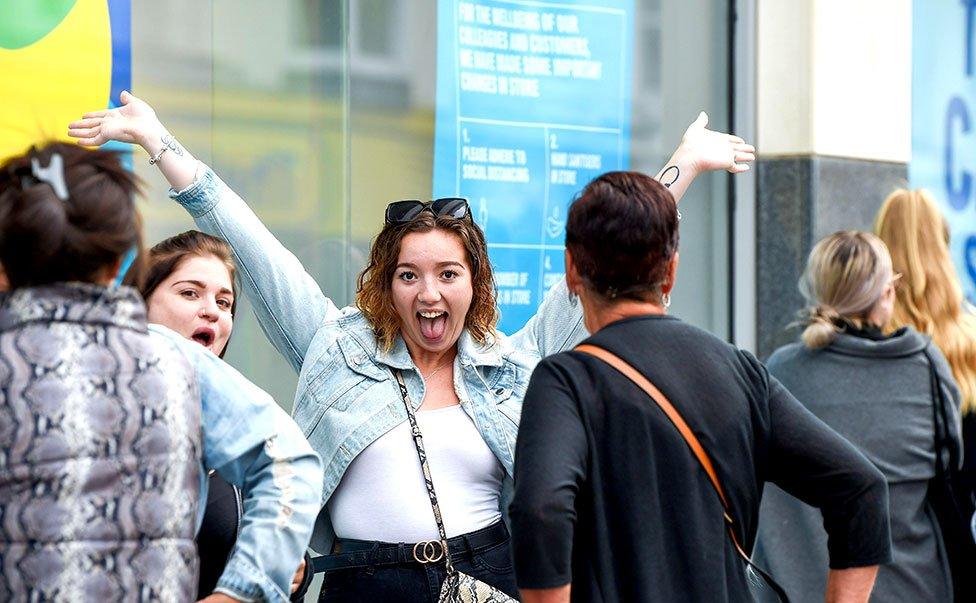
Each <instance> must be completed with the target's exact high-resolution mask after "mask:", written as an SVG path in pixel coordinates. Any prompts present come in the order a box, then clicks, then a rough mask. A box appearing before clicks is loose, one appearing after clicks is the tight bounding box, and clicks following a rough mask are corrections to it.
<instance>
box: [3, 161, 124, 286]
mask: <svg viewBox="0 0 976 603" xmlns="http://www.w3.org/2000/svg"><path fill="white" fill-rule="evenodd" d="M55 156H59V157H60V159H59V160H57V161H60V162H61V164H62V166H63V169H62V170H61V171H62V172H63V175H64V183H65V185H66V188H67V199H65V200H61V199H60V198H59V197H58V195H57V193H56V192H55V189H54V185H52V184H50V183H48V182H47V181H43V180H40V179H38V177H37V176H35V174H34V172H33V170H32V168H31V164H32V162H36V163H37V164H38V165H39V166H40V167H41V168H44V167H45V166H46V167H47V168H48V169H51V170H54V171H57V164H56V163H54V162H55V161H56V160H54V159H53V158H54V157H55ZM138 192H139V180H138V178H136V176H135V174H133V173H132V172H130V171H129V170H127V169H125V168H124V167H123V166H122V164H121V162H120V161H119V157H118V153H115V152H112V151H100V150H88V149H85V148H82V147H79V146H78V145H75V144H68V143H63V142H51V143H48V144H45V145H44V146H42V147H40V148H35V147H32V148H31V149H30V150H29V151H27V153H25V154H23V155H20V156H17V157H14V158H12V159H10V160H9V161H7V162H6V163H5V164H3V166H0V232H2V233H3V236H0V264H2V265H3V269H4V272H5V273H6V275H7V279H8V281H9V283H10V286H11V287H13V288H17V287H26V286H32V285H44V284H49V283H56V282H68V281H79V282H86V283H92V282H95V281H96V279H98V278H99V277H100V273H101V271H103V270H104V269H105V268H107V267H110V266H112V264H113V263H115V262H117V261H119V258H121V257H122V256H123V255H124V254H125V253H126V252H128V251H129V250H130V249H132V248H133V247H134V248H136V250H137V251H138V250H139V249H140V248H141V246H142V220H141V219H140V217H139V212H138V210H137V209H136V206H135V200H134V196H135V195H136V194H137V193H138ZM140 274H141V266H140V262H138V261H137V262H136V263H135V264H134V265H133V266H132V267H131V268H130V270H129V275H130V277H131V278H132V279H133V280H134V281H136V282H138V280H139V277H140Z"/></svg>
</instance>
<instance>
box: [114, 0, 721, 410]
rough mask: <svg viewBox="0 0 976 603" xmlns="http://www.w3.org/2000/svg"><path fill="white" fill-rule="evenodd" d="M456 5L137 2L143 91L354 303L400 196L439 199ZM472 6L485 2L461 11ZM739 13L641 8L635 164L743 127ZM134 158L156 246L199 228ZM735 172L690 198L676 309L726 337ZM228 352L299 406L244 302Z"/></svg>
mask: <svg viewBox="0 0 976 603" xmlns="http://www.w3.org/2000/svg"><path fill="white" fill-rule="evenodd" d="M444 4H445V3H443V2H437V1H435V0H319V1H316V0H302V1H300V2H281V3H278V2H274V3H272V2H264V1H260V0H237V1H233V2H231V1H230V0H215V1H213V2H209V3H208V2H197V1H193V0H173V1H172V2H166V3H142V2H139V3H133V5H132V21H133V23H132V34H133V35H132V81H133V88H134V91H135V92H136V94H137V95H141V96H143V97H145V98H146V99H147V100H149V101H150V102H151V103H152V104H153V105H154V106H155V107H156V109H157V111H158V112H159V114H160V116H161V117H162V119H163V120H164V123H166V124H167V126H168V127H169V128H170V130H171V131H172V132H173V133H174V134H175V135H176V136H177V137H178V138H179V139H180V140H181V141H182V142H183V143H184V144H185V145H186V146H187V147H188V148H189V149H191V150H192V151H193V152H194V153H195V154H196V155H197V156H198V157H199V158H201V159H202V160H204V161H206V162H208V163H209V164H210V165H211V166H213V167H214V169H215V170H216V171H217V173H218V174H219V175H220V176H221V177H222V178H223V179H224V180H225V181H226V182H227V183H228V184H229V185H230V186H231V187H233V188H234V189H235V190H236V191H237V192H238V193H240V194H241V196H242V197H244V199H245V200H246V201H248V203H249V204H250V206H251V207H252V208H253V209H254V211H255V212H256V213H257V214H258V215H259V216H260V217H261V219H262V220H263V221H264V222H265V224H267V226H268V227H269V228H270V229H271V231H272V232H274V234H275V235H276V236H277V237H278V238H279V239H280V240H281V241H282V242H283V243H284V244H285V245H286V246H287V247H288V248H289V249H291V250H292V251H293V252H294V253H295V254H296V255H297V256H298V257H299V258H300V259H301V260H302V262H303V263H304V264H305V266H306V268H307V269H308V271H309V272H310V273H311V274H312V276H313V277H315V278H316V279H317V281H318V282H319V283H320V284H321V286H322V288H323V290H324V291H325V293H326V295H329V296H330V297H332V298H333V299H334V301H335V302H336V303H337V304H338V305H340V306H341V305H344V304H349V303H351V302H352V301H353V299H354V296H355V281H356V277H357V275H358V273H359V271H360V270H361V269H362V267H363V265H364V263H365V258H366V252H367V250H368V248H369V244H370V241H371V239H372V237H374V236H375V235H376V233H377V232H378V231H379V229H380V227H381V226H382V220H383V209H384V207H385V206H386V204H387V203H388V202H390V201H392V200H397V199H403V198H421V199H426V198H429V197H430V196H431V195H432V194H433V193H434V189H435V187H434V184H433V176H432V174H433V170H434V160H435V136H436V133H437V129H438V123H437V120H438V105H437V86H438V82H437V65H438V53H444V52H454V51H455V49H444V48H438V40H439V39H443V37H444V36H443V34H444V33H445V32H439V31H438V16H439V15H438V11H439V10H443V9H444ZM460 4H473V5H478V4H479V2H467V3H463V2H460V3H456V4H455V5H454V6H455V9H456V8H457V7H459V6H460ZM481 4H489V3H487V2H485V3H481ZM496 4H497V3H496ZM507 4H509V5H513V6H514V5H519V4H520V3H519V2H515V1H513V2H508V3H507ZM524 4H525V5H526V6H527V7H529V8H532V7H536V8H538V7H540V6H543V7H544V6H545V5H547V4H550V3H547V2H525V3H524ZM551 4H573V3H568V2H561V3H551ZM579 4H580V5H581V6H582V5H586V3H582V2H581V3H579ZM602 4H603V3H601V2H599V1H597V0H592V1H591V2H590V3H589V5H594V6H595V9H600V8H601V5H602ZM615 4H616V3H615ZM624 5H628V3H627V2H624ZM728 18H729V9H728V5H727V3H725V2H712V1H707V0H633V1H632V2H630V3H629V8H628V9H627V10H626V20H627V23H626V26H627V27H630V28H632V36H631V37H630V39H631V40H632V43H631V45H630V46H631V48H629V49H627V50H628V53H627V54H629V56H630V57H631V58H632V61H631V63H630V74H629V77H630V80H629V81H630V86H631V87H630V99H629V100H630V111H629V119H628V122H629V140H628V144H629V152H628V153H626V155H627V156H629V167H630V169H635V170H641V171H646V172H650V173H654V172H656V171H657V170H658V169H660V167H662V166H663V164H664V162H665V161H666V160H667V157H668V155H669V153H670V152H671V150H673V148H674V147H675V146H676V145H677V143H678V141H679V140H680V137H681V134H682V132H683V131H684V128H685V127H686V126H687V125H688V124H689V123H690V122H691V121H692V120H693V119H694V118H695V117H696V116H697V114H698V111H699V110H705V111H707V112H708V113H709V117H710V127H712V128H714V129H719V130H724V129H728V128H729V121H728V115H729V98H730V95H729V81H728V64H729V53H730V41H729V39H728ZM579 110H580V111H585V110H586V108H585V107H580V109H579ZM134 164H135V166H136V171H137V173H138V174H139V175H140V176H141V177H142V178H144V179H145V180H146V182H147V184H148V187H147V200H146V201H145V202H144V205H143V211H144V214H145V217H146V223H147V231H148V237H147V240H148V241H149V242H154V241H157V240H159V239H161V238H163V237H165V236H169V235H172V234H175V233H177V232H180V231H182V230H185V229H188V228H191V227H192V221H191V220H190V219H189V217H188V216H187V215H186V214H185V213H184V212H183V210H182V209H181V208H179V207H178V206H176V205H175V204H173V203H171V202H169V201H168V200H167V198H166V190H167V188H166V185H165V182H164V181H163V180H162V178H161V177H160V176H159V175H158V174H157V173H156V172H155V170H154V169H153V168H150V167H149V166H148V165H146V161H145V157H140V156H138V154H137V155H136V157H135V162H134ZM727 178H728V177H727V175H726V174H724V173H718V174H710V175H707V176H704V177H702V178H701V179H699V180H698V181H697V182H696V183H695V185H694V186H693V188H692V189H691V191H689V193H688V194H687V195H686V197H685V199H684V200H683V201H682V215H683V219H682V222H681V266H680V269H679V281H678V286H677V289H676V291H675V294H674V296H673V303H672V306H671V311H672V312H673V313H674V314H676V315H678V316H680V317H681V318H683V319H685V320H687V321H689V322H691V323H693V324H696V325H698V326H701V327H702V328H705V329H707V330H709V331H711V332H713V333H715V334H716V335H718V336H720V337H723V338H726V337H728V334H729V324H730V317H729V298H730V284H729V280H728V277H729V266H730V261H731V258H730V257H729V255H728V249H729V238H728V237H729V206H730V200H729V196H728V195H729V192H728V179H727ZM583 184H585V182H580V183H579V187H580V188H581V187H582V185H583ZM566 201H568V199H567V200H566ZM525 202H526V203H531V202H534V200H533V199H526V200H525ZM489 209H490V206H489ZM490 232H491V229H490V228H489V233H490ZM535 268H536V266H533V267H532V269H535ZM227 359H228V360H229V361H230V362H231V363H232V364H233V365H235V366H236V367H237V368H238V369H240V370H241V371H242V372H244V373H245V374H247V375H248V376H250V377H251V378H253V379H254V380H255V381H256V382H257V383H258V384H260V385H261V386H262V387H264V388H265V389H267V390H268V391H269V392H271V393H272V394H273V395H274V396H275V397H276V399H277V400H278V401H279V402H280V403H281V404H282V405H283V406H285V407H286V408H290V406H291V404H292V401H293V396H294V391H295V380H296V377H295V375H294V374H293V371H292V370H291V369H290V368H289V367H288V366H287V365H286V364H285V362H284V361H283V360H282V359H281V358H280V357H279V356H278V355H277V354H276V353H275V352H274V350H273V349H272V348H271V346H270V345H269V344H268V343H267V341H266V339H265V337H264V334H263V333H262V332H261V329H260V327H259V326H258V325H257V324H256V321H255V319H254V317H253V314H252V313H251V311H250V308H249V306H248V304H247V303H246V302H245V303H241V304H240V305H239V306H238V314H237V316H236V317H235V329H234V334H233V337H232V338H231V342H230V346H229V351H228V354H227Z"/></svg>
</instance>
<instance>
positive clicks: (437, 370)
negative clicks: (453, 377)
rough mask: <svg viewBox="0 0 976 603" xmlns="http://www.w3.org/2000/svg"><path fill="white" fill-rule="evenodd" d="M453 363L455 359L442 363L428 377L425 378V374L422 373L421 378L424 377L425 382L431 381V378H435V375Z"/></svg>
mask: <svg viewBox="0 0 976 603" xmlns="http://www.w3.org/2000/svg"><path fill="white" fill-rule="evenodd" d="M452 361H453V358H452V359H451V360H446V361H444V362H442V363H441V365H440V366H439V367H437V368H435V369H434V370H432V371H431V372H430V373H428V374H427V376H426V377H425V376H424V374H423V373H420V376H421V377H423V379H424V381H425V382H426V381H430V378H431V377H433V376H434V375H436V374H437V373H439V372H440V371H441V369H443V368H444V367H445V366H447V365H448V364H450V363H451V362H452ZM418 372H419V371H418Z"/></svg>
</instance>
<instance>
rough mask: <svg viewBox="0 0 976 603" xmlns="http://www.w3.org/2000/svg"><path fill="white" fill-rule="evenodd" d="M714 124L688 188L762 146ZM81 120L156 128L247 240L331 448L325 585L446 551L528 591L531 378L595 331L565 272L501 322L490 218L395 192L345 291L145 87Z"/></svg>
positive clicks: (690, 140)
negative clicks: (165, 121)
mask: <svg viewBox="0 0 976 603" xmlns="http://www.w3.org/2000/svg"><path fill="white" fill-rule="evenodd" d="M706 124H707V118H706V117H705V115H704V114H701V115H700V116H699V118H698V120H696V121H695V122H694V123H693V124H692V125H691V126H690V127H689V128H688V130H687V131H686V132H685V135H684V137H683V139H682V142H681V144H680V145H679V147H678V149H677V150H676V151H675V153H674V154H673V156H672V157H671V160H670V161H669V163H668V164H667V167H665V169H664V170H662V171H661V174H659V176H658V177H659V178H663V179H664V180H666V181H667V183H668V184H669V186H670V189H671V192H672V193H673V194H674V197H675V199H678V198H680V197H681V195H682V194H683V193H684V191H685V190H686V189H687V187H688V185H689V184H690V183H691V181H692V180H693V179H694V178H695V176H696V175H698V174H699V173H702V172H704V171H709V170H715V169H727V170H728V171H730V172H733V173H736V172H741V171H744V170H746V169H748V165H746V163H747V162H749V161H751V160H752V159H753V153H754V149H753V148H752V147H751V146H750V145H747V144H745V142H744V141H743V140H742V139H741V138H738V137H735V136H731V135H728V134H721V133H718V132H713V131H710V130H707V129H706V128H705V126H706ZM69 128H70V129H69V132H68V133H69V135H71V136H74V137H75V138H78V139H79V142H80V143H81V144H86V145H101V144H104V143H105V142H108V141H111V140H116V141H122V142H129V143H135V144H138V145H140V146H142V147H143V148H144V149H145V150H146V152H147V153H149V155H150V156H151V157H152V158H153V163H154V164H155V165H157V166H158V167H159V169H160V170H161V171H162V173H163V175H164V176H165V177H166V178H167V180H168V181H169V183H170V185H171V186H172V190H171V196H172V197H173V198H174V199H175V200H176V201H177V202H178V203H180V204H181V205H183V207H184V208H186V210H187V211H188V212H190V214H191V215H192V216H193V218H194V220H195V221H196V224H197V225H198V227H199V228H200V229H201V230H203V231H205V232H208V233H210V234H213V235H215V236H219V237H221V238H222V239H224V240H226V241H227V242H228V243H229V244H230V245H231V247H232V248H233V250H234V254H235V258H236V260H237V262H238V265H239V266H240V269H241V273H242V276H243V290H244V292H245V295H247V296H248V297H249V299H250V302H251V304H252V305H253V306H254V308H255V312H256V314H257V317H258V320H259V321H260V323H261V326H262V328H263V330H264V331H265V333H266V334H267V335H268V337H269V338H270V340H271V342H272V344H273V345H274V346H275V348H276V349H277V350H278V351H279V352H280V353H281V354H282V355H283V356H284V357H285V358H286V359H287V360H288V362H289V363H290V364H291V365H292V367H293V368H294V369H295V370H296V371H298V373H299V380H298V390H297V392H296V396H295V410H294V417H295V420H296V422H297V423H298V424H299V426H301V427H302V429H303V431H304V433H305V435H306V437H308V439H309V441H310V442H311V444H312V446H313V448H315V450H316V451H317V452H318V453H319V454H320V455H321V456H322V460H323V463H324V465H325V476H324V482H323V501H324V506H323V508H322V511H321V512H320V514H319V517H318V519H317V522H316V528H315V532H314V534H313V537H312V547H313V548H314V549H315V550H317V551H318V552H321V553H326V556H324V557H321V558H319V559H317V560H316V562H315V566H316V570H317V571H325V572H326V575H325V580H324V583H323V587H322V592H321V595H320V599H319V600H320V601H358V600H362V601H379V600H381V601H388V602H396V601H417V600H427V598H428V597H429V598H431V599H433V600H436V599H437V596H438V592H439V591H440V587H441V584H442V582H443V580H444V577H445V572H446V568H445V557H449V558H450V561H451V563H452V564H453V566H454V567H455V568H456V569H458V570H460V571H462V572H464V573H466V574H469V575H471V576H474V577H475V578H478V579H479V580H481V581H483V582H485V583H487V584H489V585H491V586H493V587H495V588H497V589H499V590H501V591H504V592H506V593H508V594H509V595H511V596H513V597H515V596H517V588H516V586H515V579H514V573H513V569H512V561H511V554H510V551H509V547H508V531H507V528H506V527H505V524H504V523H503V521H502V516H503V509H504V508H505V507H506V505H507V503H508V500H509V497H510V493H511V486H512V480H511V475H512V469H513V462H514V446H515V436H516V432H517V429H518V422H519V415H520V411H521V403H522V396H523V395H524V393H525V388H526V386H527V384H528V380H529V376H530V375H531V373H532V369H533V367H534V366H535V365H536V364H537V363H538V362H539V360H540V359H541V358H543V357H544V356H547V355H549V354H553V353H556V352H559V351H561V350H565V349H567V348H569V347H571V346H573V345H575V344H576V343H578V342H579V341H581V340H582V339H583V338H584V337H585V336H586V332H585V329H584V327H583V324H582V312H581V309H580V308H579V306H578V304H577V303H576V301H575V300H574V299H571V297H570V296H569V295H568V292H567V289H566V285H565V283H564V282H559V283H557V284H556V285H555V286H554V287H553V288H552V290H551V291H550V292H549V293H548V294H547V296H546V298H545V300H544V301H543V303H542V304H541V306H540V308H539V311H538V313H537V314H536V315H535V316H534V317H532V318H531V319H530V320H529V321H528V323H527V324H526V325H525V327H523V328H522V329H521V330H519V331H518V332H517V333H515V334H513V335H510V336H506V335H503V334H501V333H499V332H497V331H496V330H495V323H496V319H497V316H498V313H497V310H496V300H495V284H494V278H493V275H492V268H491V263H490V262H489V259H488V253H487V245H486V242H485V237H484V233H483V232H482V230H481V228H480V227H479V226H478V225H477V224H476V223H475V222H474V220H473V219H472V216H471V211H470V208H469V207H468V204H467V202H466V201H465V200H464V199H460V198H447V199H437V200H434V201H432V202H421V201H397V202H394V203H391V204H390V205H389V206H388V207H387V210H386V216H385V223H384V225H383V228H382V230H381V231H380V233H379V235H378V236H377V237H376V239H375V240H374V242H373V244H372V247H371V249H370V252H369V258H368V262H367V265H366V268H365V269H364V270H363V272H362V273H361V275H360V277H359V283H358V284H359V286H358V290H357V295H356V304H355V306H351V307H347V308H342V309H340V308H338V307H337V306H336V305H335V304H334V303H333V302H332V301H331V300H330V299H329V298H328V297H326V296H325V295H324V294H323V292H322V290H321V289H320V288H319V286H318V285H317V284H316V283H315V282H314V281H313V279H312V278H311V276H309V274H308V273H307V272H306V271H305V269H304V267H303V266H302V264H301V262H300V261H299V260H298V258H296V257H295V256H294V255H293V254H291V253H290V252H289V251H288V250H287V249H285V248H284V247H283V246H282V245H281V243H280V242H279V241H278V240H277V239H276V238H275V237H274V235H273V234H271V233H270V232H269V231H268V229H267V228H265V226H264V225H263V224H262V223H261V221H260V220H259V219H258V217H257V216H256V215H255V214H254V213H253V212H252V211H251V210H250V209H249V208H248V206H247V205H246V204H245V203H244V201H243V200H242V199H241V198H240V197H239V196H238V195H236V194H235V193H234V192H233V191H232V190H231V189H230V188H228V187H227V186H226V185H225V184H224V183H223V182H222V181H221V180H220V179H219V178H218V177H217V175H216V174H214V172H213V171H212V170H211V169H210V168H208V167H207V166H205V165H203V164H202V163H200V162H198V161H197V160H196V159H195V158H194V157H193V156H192V155H191V154H190V153H189V151H187V150H186V149H185V148H184V147H183V146H182V145H180V144H179V142H177V141H176V140H175V139H174V138H173V137H172V136H171V135H170V134H169V132H168V131H167V130H166V129H165V128H164V127H163V125H162V124H161V123H160V121H159V119H158V118H157V117H156V114H155V111H154V110H153V109H152V108H151V107H150V106H149V105H148V104H146V103H145V102H143V101H141V100H139V99H137V98H135V97H134V96H132V95H131V94H129V93H128V92H123V93H122V97H121V106H120V107H119V108H117V109H112V110H107V111H97V112H93V113H87V114H85V115H84V116H83V118H82V119H80V120H78V121H76V122H73V123H72V124H70V126H69ZM400 383H402V385H403V387H402V391H401V387H400ZM407 404H409V405H410V408H411V411H415V412H411V413H409V414H410V415H415V421H416V430H418V431H419V432H420V433H422V434H423V444H424V448H425V453H426V454H425V456H426V460H427V463H428V465H429V467H430V478H431V479H430V480H425V478H424V474H423V472H422V470H421V463H420V462H419V461H418V448H417V447H416V446H415V441H414V439H413V436H412V433H413V431H412V429H411V426H410V422H411V421H412V420H414V419H412V418H410V417H409V416H408V412H407V406H406V405H407ZM430 482H432V484H433V488H434V489H435V490H436V493H437V501H438V503H439V507H440V509H441V516H442V520H443V521H442V524H443V527H444V530H445V532H446V534H444V536H442V535H441V534H440V533H439V526H438V522H437V521H436V520H435V514H434V512H433V510H432V505H431V498H432V492H431V488H430V487H429V483H430ZM445 549H446V550H445Z"/></svg>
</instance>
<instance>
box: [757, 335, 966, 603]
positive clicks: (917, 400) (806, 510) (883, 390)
mask: <svg viewBox="0 0 976 603" xmlns="http://www.w3.org/2000/svg"><path fill="white" fill-rule="evenodd" d="M923 350H927V351H928V353H929V355H930V356H931V357H932V359H933V362H934V364H935V368H936V371H937V374H938V376H939V381H940V383H941V386H942V388H943V396H944V398H945V400H947V401H949V402H950V403H951V404H952V407H953V408H954V409H956V411H957V412H955V413H952V416H954V417H955V419H956V420H955V421H952V422H950V425H949V426H948V427H949V433H950V436H951V438H952V440H953V442H954V443H955V444H956V445H957V446H961V436H960V427H959V422H958V421H959V413H958V408H959V401H960V397H959V391H958V389H957V386H956V383H955V380H954V379H953V377H952V371H951V370H950V368H949V365H948V363H947V362H946V360H945V358H944V357H943V355H942V354H941V352H939V350H938V349H937V348H936V347H935V346H934V345H933V344H931V343H930V342H929V340H928V339H927V338H926V337H924V336H922V335H920V334H919V333H918V332H917V331H914V330H913V329H911V328H906V329H903V330H901V331H899V332H897V333H896V334H894V335H892V336H891V337H889V338H886V339H877V340H876V339H871V338H868V337H862V336H858V335H853V334H849V333H840V334H838V335H837V337H836V339H835V340H834V341H833V342H832V343H831V344H830V345H828V346H827V347H826V348H823V349H821V350H810V349H808V348H806V347H805V346H803V344H800V343H794V344H791V345H787V346H784V347H782V348H780V349H778V350H776V352H775V353H774V354H773V355H772V356H771V357H770V359H769V362H768V367H769V372H770V373H771V374H772V375H774V376H775V377H776V378H777V379H779V380H780V381H781V382H782V383H783V385H785V386H786V387H787V388H788V389H789V390H790V392H792V393H793V395H794V396H796V398H797V399H799V400H800V402H802V403H803V404H804V405H805V406H806V407H807V408H809V409H810V410H811V411H812V412H813V414H815V415H817V416H818V417H820V419H822V420H823V421H824V422H825V423H827V424H828V425H830V426H831V427H832V428H834V429H835V430H836V431H837V432H839V433H840V434H841V435H843V436H844V437H845V438H847V439H848V440H849V441H850V442H851V443H853V444H854V445H855V446H856V447H857V448H858V449H859V450H860V451H861V452H862V453H864V455H865V456H867V457H868V459H869V460H870V461H871V462H872V463H874V465H875V466H876V467H877V468H878V469H880V470H881V472H882V473H884V475H885V477H886V479H887V480H888V488H889V511H890V514H891V538H892V557H893V560H892V562H891V563H890V564H887V565H883V566H882V567H881V569H880V571H879V572H878V579H877V582H876V583H875V587H874V591H873V593H872V595H871V600H872V601H918V602H923V601H951V600H952V586H951V584H952V582H951V577H950V575H949V569H948V565H947V562H946V560H945V553H944V551H943V550H942V538H941V535H940V533H939V530H938V527H937V523H936V520H935V517H934V515H933V514H932V511H931V508H930V507H929V506H928V504H927V503H926V500H925V496H926V490H927V486H928V481H929V479H930V478H932V477H933V476H934V475H935V443H934V426H933V400H932V386H931V380H930V369H929V364H928V361H927V360H926V357H925V354H924V353H923ZM755 560H756V561H757V562H758V563H759V564H760V565H761V566H762V567H765V568H766V569H768V570H769V571H770V572H771V573H772V574H773V576H774V577H775V578H776V580H777V581H779V582H780V584H782V585H783V586H784V587H785V588H786V590H787V592H788V593H789V594H790V597H791V600H793V601H794V602H800V603H803V602H806V601H810V602H814V601H816V602H818V603H820V602H822V601H823V600H824V591H825V587H826V579H827V536H826V533H825V532H824V530H823V521H822V518H821V517H820V514H819V513H818V512H817V511H816V510H815V509H814V508H813V507H809V506H807V505H806V504H804V503H802V502H800V501H799V500H797V499H795V498H793V497H791V496H789V495H788V494H786V493H784V492H783V491H782V490H780V489H778V488H777V487H775V486H773V485H772V484H770V485H768V486H767V488H766V491H765V493H764V495H763V500H762V506H761V508H760V513H759V536H758V539H757V543H756V549H755Z"/></svg>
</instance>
